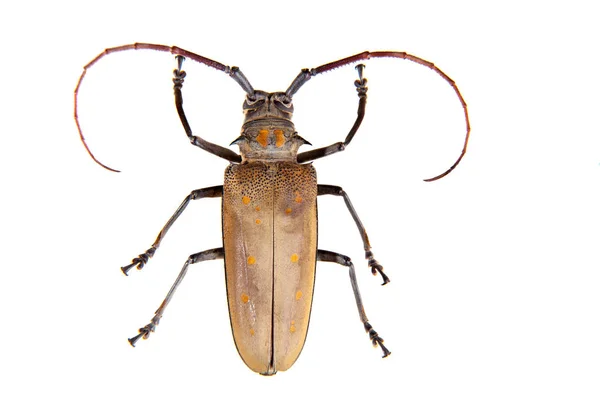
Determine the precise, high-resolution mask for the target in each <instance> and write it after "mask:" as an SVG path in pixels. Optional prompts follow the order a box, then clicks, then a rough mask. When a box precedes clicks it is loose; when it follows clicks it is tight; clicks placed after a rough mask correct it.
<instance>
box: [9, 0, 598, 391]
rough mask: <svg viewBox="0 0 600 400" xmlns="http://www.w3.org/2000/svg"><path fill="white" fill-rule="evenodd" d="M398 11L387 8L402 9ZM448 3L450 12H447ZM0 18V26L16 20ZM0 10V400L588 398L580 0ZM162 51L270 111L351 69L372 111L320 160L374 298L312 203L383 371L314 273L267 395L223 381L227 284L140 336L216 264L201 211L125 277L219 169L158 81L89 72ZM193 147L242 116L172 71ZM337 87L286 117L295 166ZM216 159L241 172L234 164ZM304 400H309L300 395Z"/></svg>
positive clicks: (156, 60) (591, 376) (345, 124)
mask: <svg viewBox="0 0 600 400" xmlns="http://www.w3.org/2000/svg"><path fill="white" fill-rule="evenodd" d="M405 3H406V4H405ZM450 3H452V5H450ZM17 4H18V5H17ZM291 4H292V2H266V1H252V2H250V1H246V2H231V1H229V2H184V1H181V2H169V4H167V2H164V3H162V4H161V3H159V2H152V1H144V2H139V3H127V2H123V1H118V2H112V1H104V2H100V3H98V4H97V5H86V4H85V3H83V2H72V3H68V2H61V1H49V2H35V1H34V2H5V3H3V5H2V6H1V7H0V8H1V9H0V37H1V39H0V40H1V41H2V62H1V63H0V69H1V71H0V85H1V86H0V101H1V105H0V106H1V108H0V110H1V117H0V132H1V135H2V141H1V144H0V152H1V153H0V171H1V172H0V173H1V174H2V175H1V176H2V180H1V186H2V189H3V190H2V192H3V194H2V197H1V198H2V200H1V201H2V203H1V204H2V207H1V208H0V217H1V229H0V235H1V240H0V243H1V250H2V251H1V257H2V261H1V268H2V270H1V275H0V301H1V304H2V314H1V315H0V327H1V329H0V336H1V340H0V370H1V371H0V380H1V383H0V397H1V398H3V399H31V398H40V397H42V396H44V397H50V398H63V399H106V398H117V399H133V398H143V399H154V398H162V399H164V398H178V399H197V398H246V399H255V398H286V399H288V398H289V399H301V398H302V399H304V398H307V396H310V397H315V396H319V398H321V397H332V396H333V397H335V398H344V399H365V398H372V399H392V398H402V399H447V398H448V399H454V398H456V399H506V398H511V399H598V398H599V397H600V380H599V379H598V377H599V376H600V340H599V339H600V322H599V318H600V287H599V283H600V271H599V268H598V263H599V260H598V258H599V257H598V241H599V240H600V213H599V212H598V205H599V204H600V203H599V200H600V190H599V187H600V166H599V163H600V139H599V138H600V136H599V126H600V124H599V122H598V109H599V105H600V102H599V101H598V93H599V91H600V84H599V83H600V82H599V78H598V70H599V68H598V67H599V62H598V55H597V54H598V45H597V39H598V37H600V32H599V29H598V21H597V18H596V15H597V12H596V11H593V7H592V2H577V1H571V2H569V3H568V4H569V5H568V6H566V5H557V4H566V3H564V2H539V4H538V2H532V1H529V2H527V1H519V2H511V1H505V2H502V3H497V5H489V4H488V3H485V4H484V3H483V2H460V3H459V2H436V1H433V2H425V1H424V2H415V1H411V2H379V1H365V2H351V1H345V2H339V3H338V4H334V3H333V2H331V3H330V2H324V1H322V2H318V3H310V2H302V3H300V2H297V3H295V4H294V5H291ZM136 41H137V42H154V43H162V44H167V45H177V46H179V47H182V48H186V49H188V50H190V51H194V52H197V53H199V54H202V55H204V56H206V57H209V58H212V59H215V60H218V61H220V62H222V63H224V64H227V65H237V66H239V67H240V68H241V69H242V71H243V72H244V73H245V75H246V76H247V77H248V78H249V80H250V81H251V83H252V84H253V85H254V87H255V88H257V89H262V90H267V91H276V90H285V89H286V88H287V86H288V85H289V83H291V81H292V80H293V78H294V77H295V76H296V75H297V73H298V72H299V71H300V69H301V68H305V67H316V66H318V65H321V64H324V63H327V62H330V61H333V60H336V59H338V58H342V57H345V56H348V55H351V54H354V53H358V52H361V51H364V50H367V49H368V50H388V49H390V50H391V49H393V50H404V51H408V52H410V53H412V54H415V55H417V56H420V57H423V58H425V59H427V60H429V61H432V62H435V63H436V65H438V66H439V67H440V68H441V69H442V70H444V71H445V72H446V73H447V74H448V75H449V76H451V77H452V78H453V79H454V80H455V81H456V82H457V84H458V86H459V88H460V90H461V91H462V93H463V95H464V98H465V100H466V102H467V103H468V106H469V112H470V116H471V124H472V127H473V131H472V139H471V142H470V145H469V152H468V153H467V155H466V157H465V158H464V160H463V162H462V164H461V165H460V166H459V167H458V168H457V169H456V170H455V171H454V172H453V173H451V174H450V175H449V176H447V177H446V178H444V179H442V180H440V181H437V182H434V183H425V182H423V181H422V180H421V179H422V178H428V177H431V176H434V175H436V174H438V173H441V172H443V171H444V170H445V169H446V168H448V167H449V166H450V165H451V164H452V162H454V160H455V159H456V157H457V156H458V154H459V152H460V149H461V147H462V142H463V138H464V122H463V117H462V114H461V112H462V111H461V110H462V109H461V107H460V104H459V102H458V100H457V99H456V97H455V96H454V93H453V91H452V89H451V87H450V86H449V85H448V84H447V83H446V82H444V81H443V80H442V79H441V78H440V77H439V76H438V75H437V74H435V73H434V72H432V71H430V70H428V69H427V68H424V67H421V66H418V65H415V64H411V63H410V62H407V61H402V60H372V61H370V62H368V65H367V69H366V76H367V78H368V79H369V88H370V89H369V104H368V108H367V116H366V118H365V121H364V123H363V126H362V128H361V129H360V131H359V132H358V134H357V135H356V137H355V139H354V141H353V142H352V144H351V145H350V146H349V148H348V149H347V150H346V152H344V153H342V154H338V155H334V156H331V157H329V158H327V159H323V160H318V161H316V162H315V166H316V167H317V169H318V173H319V181H320V182H321V183H327V184H337V185H340V186H343V187H344V188H345V189H346V191H347V192H348V193H349V194H350V196H351V199H352V201H353V203H354V205H355V207H356V209H357V210H358V212H359V214H360V217H361V218H362V220H363V223H364V224H365V226H366V228H367V231H368V233H369V236H370V238H371V243H372V244H373V247H374V251H375V255H376V257H377V259H378V260H379V261H380V262H381V263H382V264H383V265H384V266H385V268H386V272H388V273H389V276H390V277H391V279H392V282H391V283H390V284H389V285H387V286H386V287H380V285H379V281H380V278H379V277H376V278H374V277H372V276H371V275H370V273H369V271H368V269H367V267H366V262H365V261H364V260H363V259H362V256H363V252H362V245H361V242H360V238H359V236H358V234H357V232H356V229H355V227H354V226H353V222H352V220H351V218H350V216H349V214H348V213H347V211H346V210H345V208H344V206H343V202H342V200H341V199H339V198H338V199H336V198H323V199H322V200H321V199H320V203H319V207H320V208H319V217H320V221H319V224H320V233H319V235H320V236H319V242H320V243H319V244H320V247H321V248H325V249H329V250H334V251H338V252H341V253H344V254H347V255H349V256H350V257H352V258H353V259H354V261H355V264H356V267H357V270H358V279H359V283H360V285H361V289H362V293H363V298H364V301H365V307H366V310H367V313H368V315H369V317H370V319H371V321H372V323H373V325H374V327H375V328H376V329H377V330H378V331H379V332H380V333H381V335H382V336H383V337H384V338H385V339H386V344H387V345H388V346H389V348H390V349H391V350H392V352H393V354H392V356H391V357H389V358H387V359H385V360H381V359H380V351H379V350H378V349H372V348H371V346H370V344H369V341H368V337H367V335H366V334H365V333H364V331H363V330H362V326H361V324H360V322H359V320H358V317H357V313H356V308H355V305H354V300H353V298H352V292H351V289H350V284H349V281H348V278H347V273H346V271H345V270H344V269H343V268H341V267H338V266H336V265H332V264H323V265H319V267H318V272H317V282H316V284H317V287H316V290H315V300H314V307H313V317H312V320H311V328H310V332H309V336H308V339H307V342H306V345H305V347H304V351H303V353H302V355H301V357H300V358H299V360H298V361H297V363H296V364H295V365H294V366H293V368H292V369H290V370H289V371H287V372H285V373H279V374H277V375H276V376H275V377H270V378H266V377H262V376H259V375H257V374H254V373H252V372H251V371H250V370H248V369H247V368H246V367H245V365H244V364H243V362H242V361H241V360H240V359H239V357H238V355H237V352H236V350H235V346H234V344H233V340H232V337H231V333H230V326H229V322H228V317H227V304H226V297H225V285H224V274H223V268H222V262H221V261H213V262H207V263H204V264H200V265H197V266H194V267H193V268H191V270H190V271H189V273H188V276H187V277H186V279H185V281H184V282H183V284H182V286H181V288H180V290H179V292H178V293H177V294H176V296H175V298H174V300H173V301H172V303H171V304H170V306H169V309H168V310H167V312H166V314H165V317H164V318H163V321H162V323H161V325H160V326H159V327H158V329H157V332H156V333H155V334H153V335H152V337H151V339H150V340H148V341H143V342H140V343H139V344H138V346H137V348H136V349H132V348H131V347H130V346H129V344H128V343H127V340H126V339H127V337H130V336H133V335H134V334H135V332H136V330H137V329H138V328H139V327H140V326H143V325H145V324H146V323H147V322H148V321H149V319H150V317H151V316H152V313H153V311H154V310H155V309H156V307H158V305H159V304H160V302H161V301H162V299H163V297H164V295H165V294H166V292H167V290H168V288H169V287H170V285H171V283H172V282H173V280H174V279H175V277H176V276H177V274H178V272H179V270H180V268H181V266H182V265H183V262H184V261H185V259H186V257H187V256H188V255H189V254H192V253H195V252H198V251H201V250H204V249H208V248H213V247H218V246H220V244H221V237H220V219H219V218H220V216H219V201H218V200H214V199H213V200H202V201H198V202H195V203H194V204H191V205H190V206H189V207H188V210H187V211H186V212H185V213H184V215H183V216H182V217H181V218H180V220H179V221H178V222H177V223H176V225H175V226H174V227H173V228H172V230H171V231H170V233H169V235H168V236H167V238H166V239H165V240H164V241H163V245H162V247H161V248H160V250H159V251H158V253H157V255H156V256H155V257H154V258H153V259H152V260H151V262H150V263H149V264H148V265H147V267H146V268H145V269H144V270H143V271H142V272H139V271H132V273H131V274H130V277H128V278H126V277H124V276H123V275H122V274H121V271H120V270H119V267H120V266H122V265H124V264H126V263H128V262H129V260H130V259H131V258H132V257H134V256H137V254H139V253H140V252H142V251H144V250H145V249H147V248H148V247H149V246H150V244H151V243H152V241H153V240H154V237H155V235H156V234H157V233H158V231H159V229H160V228H161V227H162V225H163V224H164V223H165V222H166V220H167V219H168V217H169V216H170V215H171V214H172V213H173V212H174V211H175V209H176V207H177V206H178V205H179V203H180V202H181V200H183V198H184V197H185V196H186V195H187V194H188V193H189V192H190V191H191V190H192V189H196V188H200V187H206V186H212V185H218V184H220V183H221V182H222V173H223V170H224V168H225V166H226V162H225V161H223V160H220V159H218V158H216V157H214V156H211V155H209V154H207V153H205V152H202V151H201V150H199V149H197V148H194V147H193V146H191V145H189V143H188V141H187V139H186V137H185V134H184V132H183V129H182V128H181V126H180V123H179V120H178V118H177V114H176V112H175V108H174V106H173V98H172V82H171V71H172V69H173V68H174V66H175V61H174V60H173V57H172V56H171V55H169V54H166V53H156V52H150V51H137V52H135V51H132V52H130V53H127V54H118V55H111V56H110V57H107V58H104V59H103V60H101V61H100V62H99V63H98V64H97V65H95V66H94V67H93V68H91V69H90V70H89V71H88V74H87V76H86V79H85V80H84V82H83V84H82V87H81V92H80V118H81V124H82V127H83V128H84V131H85V134H86V137H87V139H88V142H89V144H90V146H91V147H92V149H93V150H94V152H95V154H96V156H97V157H98V158H99V159H100V160H101V161H103V162H105V163H106V164H108V165H110V166H113V167H115V168H119V169H121V170H122V171H123V172H122V173H120V174H115V173H110V172H108V171H106V170H103V169H102V168H100V167H98V166H97V165H96V164H94V163H93V162H92V160H91V159H90V158H89V157H88V156H87V154H86V153H85V151H84V148H83V146H81V144H80V142H79V138H78V134H77V131H76V128H75V124H74V122H73V118H72V116H73V109H72V107H73V90H74V88H75V85H76V83H77V79H78V77H79V74H80V73H81V72H82V66H83V65H85V64H86V63H88V62H89V61H90V60H91V59H92V58H93V57H95V56H96V55H97V54H98V53H100V52H101V51H102V50H103V49H104V48H106V47H111V46H117V45H121V44H127V43H133V42H136ZM185 69H186V71H187V72H188V78H187V80H186V83H185V86H184V96H185V105H186V110H187V114H188V117H189V119H190V123H191V125H192V128H193V130H194V133H196V134H198V135H201V136H202V137H204V138H206V139H208V140H211V141H214V142H217V143H219V144H221V145H224V146H226V145H227V144H228V143H230V142H231V141H232V140H233V139H235V138H236V137H237V136H238V134H239V128H240V126H241V122H242V113H241V104H242V101H243V95H244V94H243V92H242V91H241V90H240V88H239V87H238V86H237V84H235V82H233V81H232V80H231V79H230V78H228V77H227V76H226V75H225V74H222V73H220V72H217V71H215V70H212V69H209V68H206V67H204V66H201V65H196V64H194V63H192V62H189V61H188V62H186V64H185ZM354 79H356V78H355V71H354V70H353V68H352V67H347V68H345V69H341V70H336V71H334V72H331V73H328V74H324V75H322V76H318V77H315V78H314V79H313V80H311V81H310V82H309V83H307V84H306V85H305V86H304V87H303V88H302V89H301V90H300V92H298V94H297V96H296V97H295V107H296V114H295V121H296V127H297V129H298V131H299V132H300V134H301V135H302V136H303V137H305V138H306V139H307V140H309V141H311V142H312V143H313V145H315V147H317V146H323V145H327V144H330V143H332V142H335V141H339V140H342V139H343V138H344V137H345V135H346V133H347V131H348V129H349V128H350V127H351V125H352V123H353V122H354V117H355V115H356V106H357V98H356V95H355V91H354V85H353V81H354ZM234 149H236V148H234ZM317 392H318V393H317Z"/></svg>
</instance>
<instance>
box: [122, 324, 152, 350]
mask: <svg viewBox="0 0 600 400" xmlns="http://www.w3.org/2000/svg"><path fill="white" fill-rule="evenodd" d="M155 329H156V324H155V323H154V322H151V323H149V324H148V325H146V326H144V327H143V328H140V329H139V331H138V332H139V334H137V335H135V336H134V337H132V338H129V339H127V340H128V341H129V344H130V345H131V346H132V347H135V343H136V342H137V341H138V340H140V339H144V340H146V339H148V338H149V337H150V333H152V332H154V330H155Z"/></svg>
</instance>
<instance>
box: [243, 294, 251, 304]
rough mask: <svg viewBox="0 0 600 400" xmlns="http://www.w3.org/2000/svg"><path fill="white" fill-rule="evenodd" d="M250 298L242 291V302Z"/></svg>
mask: <svg viewBox="0 0 600 400" xmlns="http://www.w3.org/2000/svg"><path fill="white" fill-rule="evenodd" d="M249 300H250V297H248V295H247V294H246V293H242V302H244V303H247V302H248V301H249Z"/></svg>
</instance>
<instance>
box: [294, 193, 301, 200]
mask: <svg viewBox="0 0 600 400" xmlns="http://www.w3.org/2000/svg"><path fill="white" fill-rule="evenodd" d="M294 201H295V202H296V203H302V196H300V193H299V192H296V198H295V199H294Z"/></svg>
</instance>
